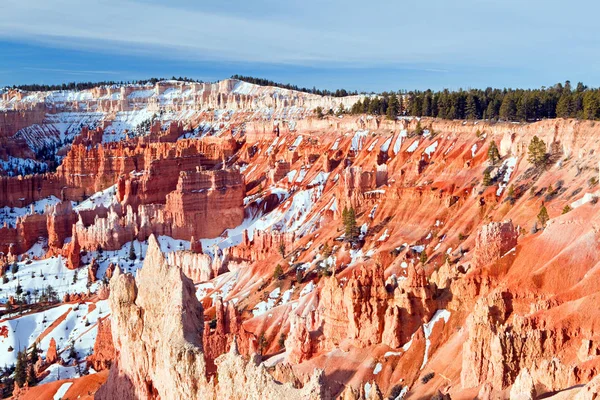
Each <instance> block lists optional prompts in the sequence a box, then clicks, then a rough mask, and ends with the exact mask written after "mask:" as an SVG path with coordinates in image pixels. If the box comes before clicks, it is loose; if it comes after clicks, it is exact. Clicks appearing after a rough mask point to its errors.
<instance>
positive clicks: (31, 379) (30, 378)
mask: <svg viewBox="0 0 600 400" xmlns="http://www.w3.org/2000/svg"><path fill="white" fill-rule="evenodd" d="M36 383H37V376H36V375H35V368H34V366H33V364H29V368H27V385H28V386H29V387H32V386H35V385H36Z"/></svg>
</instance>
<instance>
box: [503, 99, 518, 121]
mask: <svg viewBox="0 0 600 400" xmlns="http://www.w3.org/2000/svg"><path fill="white" fill-rule="evenodd" d="M516 116H517V104H516V102H515V99H514V97H513V96H512V94H511V93H508V94H507V95H506V96H504V100H503V101H502V105H501V106H500V118H502V119H503V120H505V121H514V120H515V119H516Z"/></svg>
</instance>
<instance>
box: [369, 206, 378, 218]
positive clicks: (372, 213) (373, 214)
mask: <svg viewBox="0 0 600 400" xmlns="http://www.w3.org/2000/svg"><path fill="white" fill-rule="evenodd" d="M375 211H377V204H375V206H373V208H372V209H371V212H370V213H369V218H371V219H373V218H375Z"/></svg>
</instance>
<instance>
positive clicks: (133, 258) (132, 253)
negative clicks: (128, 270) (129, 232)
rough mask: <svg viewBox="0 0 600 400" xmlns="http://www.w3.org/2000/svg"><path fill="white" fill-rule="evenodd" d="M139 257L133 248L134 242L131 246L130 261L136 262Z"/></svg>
mask: <svg viewBox="0 0 600 400" xmlns="http://www.w3.org/2000/svg"><path fill="white" fill-rule="evenodd" d="M136 258H137V256H136V255H135V249H134V248H133V241H132V242H131V246H129V259H130V260H131V261H133V260H135V259H136Z"/></svg>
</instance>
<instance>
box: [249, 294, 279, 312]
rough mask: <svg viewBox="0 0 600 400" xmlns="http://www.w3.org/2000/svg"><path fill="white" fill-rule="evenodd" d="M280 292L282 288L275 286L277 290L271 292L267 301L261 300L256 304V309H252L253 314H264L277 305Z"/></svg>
mask: <svg viewBox="0 0 600 400" xmlns="http://www.w3.org/2000/svg"><path fill="white" fill-rule="evenodd" d="M280 294H281V289H280V288H275V290H273V291H272V292H271V293H269V297H268V298H267V301H261V302H260V303H258V304H257V305H256V306H254V310H252V314H253V315H254V316H255V317H258V316H259V315H263V314H265V313H266V312H267V311H269V310H271V309H272V308H273V307H275V304H276V303H277V299H278V298H279V296H280Z"/></svg>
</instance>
